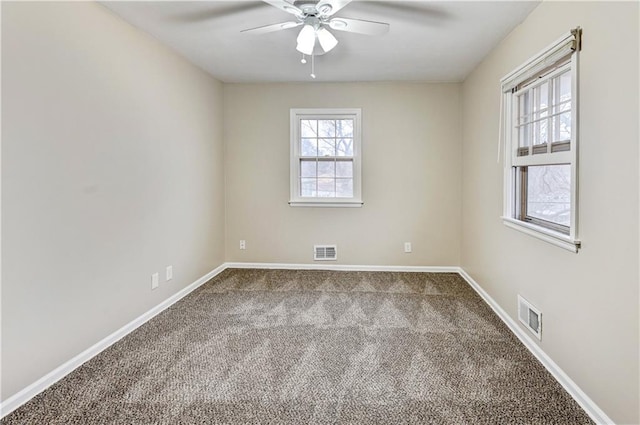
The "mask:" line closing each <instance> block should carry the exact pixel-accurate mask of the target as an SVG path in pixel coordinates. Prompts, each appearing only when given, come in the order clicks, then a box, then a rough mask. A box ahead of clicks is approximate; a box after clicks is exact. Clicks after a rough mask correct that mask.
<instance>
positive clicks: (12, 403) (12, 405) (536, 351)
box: [0, 262, 614, 424]
mask: <svg viewBox="0 0 640 425" xmlns="http://www.w3.org/2000/svg"><path fill="white" fill-rule="evenodd" d="M227 268H244V269H248V268H255V269H288V270H338V271H342V270H344V271H389V272H428V273H459V274H460V275H461V276H462V277H463V278H464V279H465V280H466V281H467V282H468V283H469V285H471V287H472V288H473V289H474V290H475V291H476V292H477V293H478V295H480V297H482V299H483V300H484V301H485V302H486V303H487V304H488V305H489V306H490V307H491V308H492V309H493V311H494V312H495V313H496V314H497V315H498V317H499V318H500V319H501V320H502V321H503V322H504V323H505V324H506V325H507V326H508V327H509V329H510V330H511V332H513V333H514V334H515V335H516V337H518V339H519V340H520V341H521V342H522V343H523V344H524V346H525V347H527V349H528V350H529V351H530V352H531V353H532V354H533V355H534V356H535V357H536V358H537V359H538V360H539V361H540V362H541V363H542V365H543V366H544V367H545V368H546V369H547V370H548V371H549V373H551V375H552V376H553V377H554V378H555V379H556V380H557V381H558V382H559V383H560V385H562V387H563V388H564V389H565V390H566V391H567V392H568V393H569V395H571V396H572V397H573V398H574V399H575V400H576V402H577V403H578V404H579V405H580V407H582V408H583V409H584V411H585V412H587V414H588V415H589V416H590V417H591V419H593V420H594V421H595V422H596V423H597V424H614V422H613V421H612V420H611V419H610V418H609V417H608V416H607V415H606V414H605V413H604V412H603V411H602V409H600V408H599V407H598V406H597V405H596V404H595V403H594V402H593V400H591V399H590V398H589V397H588V396H587V395H586V394H585V393H584V392H583V391H582V390H581V389H580V387H578V385H576V383H575V382H573V380H571V378H569V376H567V374H566V373H564V371H563V370H562V369H560V367H559V366H558V365H557V364H556V363H555V362H554V361H553V360H551V358H550V357H549V356H548V355H547V354H546V353H545V352H544V351H543V350H542V349H541V348H540V347H539V346H538V345H537V344H536V343H535V342H534V341H533V339H531V338H530V337H529V335H527V334H526V333H525V332H524V331H523V330H522V329H521V328H520V327H519V326H518V325H517V324H516V322H515V321H514V320H513V319H512V318H511V316H509V315H508V314H507V313H506V312H505V311H504V310H503V309H502V307H500V306H499V305H498V303H497V302H496V301H495V300H494V299H493V298H491V296H489V294H487V292H485V290H484V289H482V287H481V286H480V285H479V284H478V283H477V282H476V281H475V280H473V278H472V277H471V276H470V275H469V274H468V273H467V272H465V271H464V270H463V269H462V268H460V267H454V266H451V267H429V266H424V267H423V266H371V265H360V266H358V265H343V264H325V263H323V264H315V263H314V264H285V263H242V262H235V263H233V262H229V263H224V264H222V265H220V266H219V267H217V268H216V269H214V270H212V271H211V272H209V273H207V274H206V275H204V276H202V277H201V278H199V279H198V280H196V281H195V282H193V283H192V284H190V285H189V286H187V287H185V288H184V289H182V290H181V291H179V292H177V293H175V294H174V295H172V296H171V297H169V298H167V299H166V300H164V301H163V302H161V303H160V304H158V305H157V306H155V307H153V308H152V309H151V310H149V311H147V312H146V313H144V314H143V315H141V316H140V317H138V318H136V319H134V320H133V321H131V322H130V323H128V324H126V325H125V326H123V327H122V328H120V329H118V330H117V331H115V332H114V333H112V334H111V335H109V336H107V337H106V338H104V339H103V340H101V341H99V342H98V343H96V344H95V345H93V346H92V347H89V348H88V349H86V350H85V351H83V352H82V353H80V354H78V355H77V356H75V357H74V358H72V359H71V360H69V361H67V362H66V363H64V364H62V365H61V366H59V367H58V368H56V369H54V370H53V371H51V372H49V373H48V374H46V375H45V376H43V377H42V378H40V379H38V380H37V381H36V382H34V383H33V384H31V385H29V386H28V387H26V388H24V389H23V390H21V391H20V392H18V393H17V394H15V395H13V396H11V397H9V398H8V399H7V400H5V401H3V402H2V403H0V418H3V417H4V416H6V415H8V414H9V413H11V412H13V411H14V410H15V409H17V408H18V407H20V406H22V405H23V404H24V403H26V402H27V401H29V400H30V399H32V398H33V397H35V396H36V395H38V394H39V393H41V392H42V391H44V390H45V389H47V388H49V387H50V386H51V385H53V384H55V383H56V382H58V381H59V380H60V379H62V378H64V377H65V376H66V375H68V374H69V373H71V372H72V371H73V370H75V369H76V368H78V367H79V366H81V365H82V364H83V363H85V362H86V361H88V360H90V359H91V358H93V357H94V356H96V355H97V354H99V353H100V352H102V351H103V350H105V349H106V348H108V347H109V346H110V345H112V344H113V343H115V342H117V341H118V340H120V339H121V338H123V337H124V336H126V335H127V334H129V333H131V332H132V331H134V330H135V329H137V328H138V327H140V326H142V325H143V324H144V323H146V322H148V321H149V320H150V319H152V318H153V317H154V316H156V315H157V314H159V313H161V312H162V311H164V310H166V309H167V308H169V307H170V306H171V305H173V304H175V303H176V302H177V301H179V300H180V299H182V298H184V297H185V296H186V295H188V294H189V293H190V292H192V291H193V290H195V289H196V288H198V287H199V286H201V285H203V284H204V283H206V282H207V281H209V280H210V279H212V278H213V277H215V276H216V275H218V274H219V273H221V272H222V271H224V270H225V269H227Z"/></svg>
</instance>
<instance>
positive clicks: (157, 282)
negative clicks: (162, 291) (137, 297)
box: [151, 273, 160, 289]
mask: <svg viewBox="0 0 640 425" xmlns="http://www.w3.org/2000/svg"><path fill="white" fill-rule="evenodd" d="M159 285H160V276H158V273H154V274H152V275H151V289H156V288H157V287H158V286H159Z"/></svg>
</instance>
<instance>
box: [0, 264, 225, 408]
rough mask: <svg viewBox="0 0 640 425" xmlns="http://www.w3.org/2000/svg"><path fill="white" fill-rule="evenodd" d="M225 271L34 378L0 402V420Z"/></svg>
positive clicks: (198, 282) (218, 270) (193, 285)
mask: <svg viewBox="0 0 640 425" xmlns="http://www.w3.org/2000/svg"><path fill="white" fill-rule="evenodd" d="M226 268H227V267H226V264H222V265H221V266H219V267H217V268H215V269H214V270H212V271H210V272H209V273H207V274H206V275H204V276H202V277H201V278H199V279H198V280H196V281H195V282H193V283H191V284H190V285H189V286H187V287H185V288H183V289H182V290H180V291H179V292H176V293H175V294H173V295H172V296H171V297H169V298H167V299H166V300H164V301H163V302H161V303H160V304H158V305H156V306H155V307H153V308H152V309H151V310H149V311H147V312H146V313H144V314H143V315H141V316H139V317H137V318H136V319H134V320H133V321H131V322H129V323H127V324H126V325H124V326H123V327H121V328H120V329H118V330H117V331H115V332H114V333H112V334H111V335H109V336H107V337H106V338H104V339H103V340H101V341H99V342H98V343H96V344H94V345H93V346H91V347H89V348H87V349H86V350H84V351H83V352H82V353H80V354H78V355H77V356H75V357H74V358H72V359H71V360H69V361H67V362H65V363H64V364H62V365H60V366H59V367H57V368H56V369H54V370H52V371H51V372H49V373H47V374H46V375H45V376H43V377H42V378H40V379H38V380H37V381H35V382H34V383H32V384H31V385H29V386H28V387H26V388H24V389H23V390H21V391H19V392H18V393H16V394H14V395H13V396H11V397H9V398H8V399H6V400H5V401H3V402H2V403H0V418H3V417H5V416H6V415H8V414H9V413H11V412H13V411H14V410H16V409H17V408H18V407H20V406H22V405H23V404H25V403H26V402H27V401H29V400H31V399H32V398H33V397H35V396H36V395H38V394H40V393H41V392H42V391H44V390H46V389H47V388H49V387H50V386H51V385H53V384H55V383H56V382H58V381H59V380H60V379H62V378H64V377H65V376H67V375H68V374H69V373H71V372H73V371H74V370H75V369H76V368H78V367H79V366H81V365H82V364H83V363H85V362H86V361H88V360H90V359H91V358H93V357H94V356H96V355H97V354H99V353H100V352H102V351H103V350H105V349H107V348H108V347H109V346H110V345H112V344H114V343H115V342H117V341H118V340H120V339H122V338H123V337H125V336H126V335H127V334H129V333H131V332H133V331H134V330H135V329H137V328H139V327H140V326H142V325H144V324H145V323H146V322H148V321H149V320H151V319H152V318H153V317H154V316H156V315H157V314H159V313H161V312H162V311H164V310H166V309H167V308H169V307H170V306H171V305H173V304H175V303H176V302H178V301H180V299H182V298H184V297H185V296H186V295H188V294H189V293H190V292H192V291H193V290H195V289H196V288H198V287H199V286H201V285H203V284H204V283H206V282H207V281H209V280H210V279H211V278H213V277H215V276H216V275H217V274H219V273H221V272H222V271H223V270H225V269H226Z"/></svg>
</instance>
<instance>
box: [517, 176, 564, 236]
mask: <svg viewBox="0 0 640 425" xmlns="http://www.w3.org/2000/svg"><path fill="white" fill-rule="evenodd" d="M527 216H529V217H534V218H539V219H541V220H546V221H550V222H552V223H557V224H561V225H564V226H570V224H571V166H570V165H569V164H566V165H545V166H531V167H528V170H527Z"/></svg>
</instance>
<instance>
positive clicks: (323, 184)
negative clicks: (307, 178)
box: [318, 178, 336, 198]
mask: <svg viewBox="0 0 640 425" xmlns="http://www.w3.org/2000/svg"><path fill="white" fill-rule="evenodd" d="M318 196H319V197H322V198H333V197H335V196H336V180H335V179H327V178H323V179H318Z"/></svg>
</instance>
